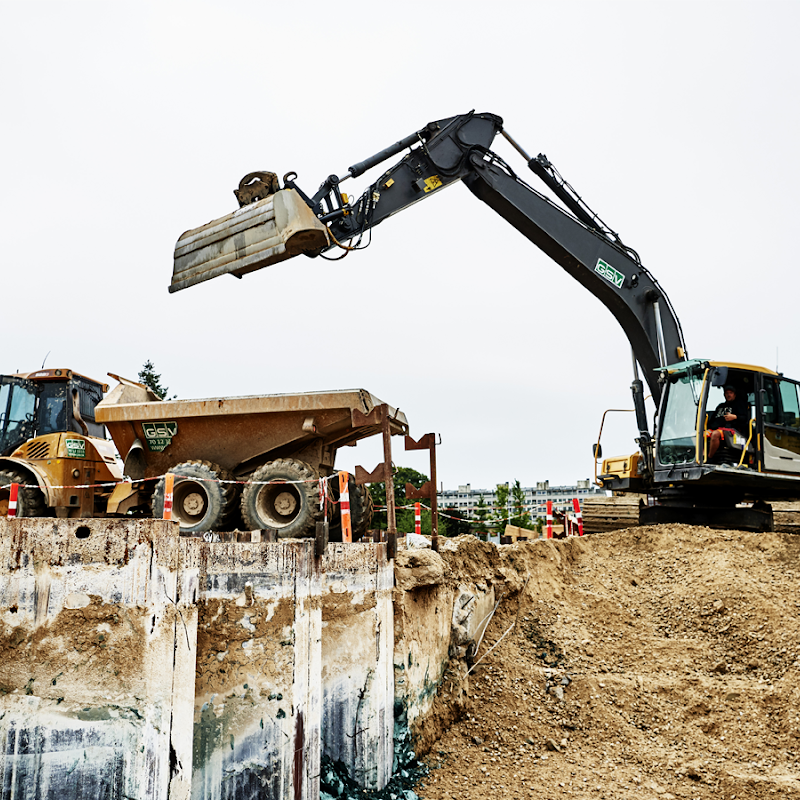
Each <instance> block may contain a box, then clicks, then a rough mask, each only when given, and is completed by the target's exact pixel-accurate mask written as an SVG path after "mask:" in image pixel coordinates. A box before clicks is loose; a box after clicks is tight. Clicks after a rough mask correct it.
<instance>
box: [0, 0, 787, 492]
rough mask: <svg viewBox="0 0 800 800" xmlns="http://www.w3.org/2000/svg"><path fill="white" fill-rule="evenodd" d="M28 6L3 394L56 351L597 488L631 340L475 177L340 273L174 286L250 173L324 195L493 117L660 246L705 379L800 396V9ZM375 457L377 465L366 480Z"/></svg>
mask: <svg viewBox="0 0 800 800" xmlns="http://www.w3.org/2000/svg"><path fill="white" fill-rule="evenodd" d="M390 9H391V10H390ZM0 13H2V18H1V19H0V76H2V77H0V80H2V103H3V114H2V144H3V146H2V156H1V157H2V165H3V166H2V182H0V204H1V207H0V212H2V213H1V215H0V219H2V226H3V234H4V235H3V248H2V263H3V272H2V275H3V299H4V302H3V307H2V312H0V313H2V332H3V342H4V347H3V359H2V360H3V364H2V367H1V368H0V369H2V372H5V373H8V372H13V371H17V370H20V371H27V370H32V369H36V368H38V367H39V366H40V365H41V364H42V362H43V360H44V359H45V357H46V358H47V362H46V363H47V366H50V367H55V366H64V367H69V368H72V369H74V370H77V371H79V372H83V373H85V374H88V375H90V376H93V377H96V378H98V379H103V378H104V377H105V375H106V373H107V372H115V373H118V374H121V375H125V376H128V377H132V378H135V377H136V375H137V373H138V371H139V369H140V368H141V366H142V364H143V362H144V361H145V360H146V359H151V360H152V361H153V362H154V363H155V366H156V369H157V371H158V372H160V373H161V375H162V377H163V381H164V383H166V384H167V385H168V386H169V388H170V390H171V392H174V393H177V394H178V396H179V397H181V398H191V397H209V396H222V395H244V394H262V393H265V394H266V393H273V392H293V391H304V390H317V389H339V388H353V387H363V388H365V389H368V390H369V391H371V392H372V393H373V394H375V395H377V396H378V397H379V398H381V399H382V400H385V401H386V402H388V403H390V404H391V405H394V406H399V407H400V408H401V409H402V410H403V411H405V413H406V414H407V416H408V418H409V421H410V423H411V429H412V434H413V435H415V436H416V437H419V436H421V435H422V434H424V433H427V432H429V431H434V432H436V433H438V434H441V437H442V445H441V447H440V448H439V478H440V481H441V483H443V484H444V486H445V488H455V487H456V486H457V485H459V484H463V483H471V484H472V486H473V487H484V488H488V487H491V486H494V484H496V483H498V482H501V481H506V480H511V481H513V480H515V479H519V480H520V481H521V482H522V484H523V485H525V486H529V485H532V484H534V483H535V482H536V481H541V480H546V479H549V480H550V481H551V483H571V482H573V481H574V480H575V479H578V478H586V477H589V476H590V474H591V473H592V469H593V462H592V459H591V455H590V446H591V443H592V442H593V441H594V440H595V438H596V436H597V431H598V428H599V424H600V418H601V416H602V413H603V411H604V409H606V408H609V407H614V408H629V407H631V400H630V390H629V386H630V382H631V378H632V372H631V359H630V346H629V344H628V342H627V340H626V339H625V337H624V335H623V334H622V331H621V329H620V328H619V326H618V324H617V323H616V321H615V320H614V318H613V317H612V316H611V315H610V313H609V312H608V311H607V310H606V309H605V307H604V306H602V304H601V303H600V302H599V301H597V300H596V299H595V298H594V297H593V296H592V295H591V294H589V293H588V292H587V291H586V290H585V289H583V288H582V287H581V286H580V285H578V284H577V283H576V282H575V281H573V279H571V278H570V277H569V276H567V275H566V274H565V273H564V272H562V271H561V269H560V268H559V267H558V266H556V265H555V264H554V263H553V262H551V261H550V260H549V259H548V258H547V257H546V256H544V255H543V254H542V253H541V252H539V251H538V250H537V249H536V248H535V247H534V246H533V245H532V244H530V243H529V242H528V241H527V240H526V239H524V238H523V237H522V236H521V235H520V234H519V233H517V232H516V231H515V230H514V229H513V228H511V227H510V226H509V225H508V223H506V222H505V221H504V220H502V219H501V218H500V217H498V216H497V215H496V214H494V212H492V211H491V210H490V209H489V208H488V207H487V206H485V205H484V204H482V203H481V202H480V201H478V200H477V199H476V198H474V197H473V196H472V194H471V193H470V192H469V191H468V190H467V189H466V188H465V187H463V186H461V185H456V186H453V187H450V188H448V189H447V190H446V191H443V192H441V193H440V194H438V195H437V196H434V197H432V198H430V199H429V200H428V201H426V202H425V203H420V204H417V205H416V206H415V207H413V208H411V209H409V210H407V211H405V212H403V213H402V214H400V215H397V216H396V217H394V218H392V219H391V220H388V221H387V222H385V223H384V224H382V225H380V226H379V227H377V228H376V229H375V231H374V236H373V242H372V245H371V246H370V248H369V249H368V250H365V251H364V252H362V253H352V254H350V255H349V256H348V257H347V258H346V259H344V260H343V261H339V262H337V263H335V264H330V263H328V262H324V261H322V260H321V259H315V260H312V259H307V258H304V257H302V258H296V259H293V260H291V261H288V262H284V263H283V264H280V265H276V266H274V267H271V268H269V269H265V270H261V271H259V272H256V273H253V274H251V275H248V276H246V277H245V278H244V279H243V280H241V281H237V280H234V279H232V278H229V277H227V276H225V277H222V278H217V279H215V280H212V281H209V282H207V283H205V284H202V285H199V286H196V287H192V288H189V289H186V290H184V291H181V292H178V293H177V294H174V295H170V294H169V293H168V292H167V286H168V285H169V282H170V278H171V274H172V255H173V249H174V245H175V241H176V240H177V238H178V237H179V236H180V234H181V233H182V232H183V231H185V230H187V229H189V228H194V227H197V226H199V225H202V224H203V223H205V222H207V221H209V220H211V219H214V218H217V217H220V216H223V215H224V214H226V213H228V212H229V211H232V210H234V209H235V208H236V207H237V205H236V200H235V198H234V196H233V189H234V188H236V187H237V185H238V182H239V179H240V178H241V177H242V176H243V175H244V174H245V173H248V172H251V171H254V170H272V171H274V172H276V173H278V174H279V175H281V176H282V175H284V174H285V173H287V172H289V171H295V172H297V173H298V176H299V177H298V179H297V181H298V184H299V185H300V186H301V187H303V188H304V189H305V190H306V191H307V192H309V193H311V192H313V191H315V190H316V188H317V187H318V185H319V184H320V182H321V181H322V180H323V179H324V178H325V177H326V176H327V175H328V174H330V173H334V172H335V173H337V174H339V175H341V174H343V173H344V172H346V169H347V167H348V166H349V165H350V164H353V163H355V162H356V161H360V160H362V159H364V158H366V157H367V156H369V155H371V154H372V153H374V152H376V151H378V150H380V149H382V148H384V147H386V146H387V145H389V144H391V143H393V142H395V141H397V140H398V139H400V138H402V137H404V136H406V135H407V134H409V133H412V132H413V131H415V130H417V129H419V128H421V127H423V126H424V125H425V124H426V123H428V122H429V121H431V120H435V119H441V118H443V117H447V116H452V115H454V114H459V113H463V112H466V111H469V110H470V109H473V108H474V109H476V110H477V111H489V112H493V113H495V114H499V115H500V116H502V117H503V119H504V121H505V127H506V129H507V130H508V131H509V132H510V133H511V135H512V136H514V138H515V139H516V140H517V141H518V142H520V144H521V145H522V146H523V147H524V148H525V149H526V150H527V151H528V152H529V153H531V154H532V155H535V154H537V153H539V152H544V153H546V154H547V156H548V157H549V158H550V159H551V161H552V162H553V163H554V164H555V166H556V167H557V168H558V170H559V171H560V172H561V174H562V175H563V176H564V177H565V178H566V179H567V180H568V181H569V182H570V183H571V184H572V185H573V186H574V187H575V188H576V189H577V191H578V192H579V193H580V194H581V195H582V196H583V197H584V199H586V200H587V202H588V203H589V205H590V206H591V207H592V208H593V209H594V210H595V211H596V212H598V213H599V215H600V216H601V217H602V218H603V219H604V220H605V221H606V222H607V223H608V224H609V225H610V226H611V227H612V228H614V229H615V230H616V231H618V232H619V233H620V235H621V237H622V239H623V241H624V242H625V243H626V244H628V245H629V246H631V247H633V248H634V249H636V250H637V251H638V253H639V254H640V255H641V257H642V260H643V263H644V264H645V266H647V267H648V268H649V270H650V271H651V272H652V273H654V275H655V276H656V278H657V279H658V280H659V281H660V283H661V284H662V286H663V287H664V289H665V290H666V292H667V293H668V294H669V296H670V298H671V300H672V302H673V304H674V306H675V308H676V310H677V313H678V315H679V317H680V320H681V323H682V325H683V329H684V333H685V336H686V340H687V344H688V348H689V354H690V356H694V357H703V358H712V359H730V360H733V361H738V362H743V363H752V364H759V365H763V366H767V367H771V368H775V366H776V365H777V366H778V367H779V369H780V370H781V371H783V372H785V373H786V374H787V375H789V376H791V377H796V378H797V377H800V348H798V346H797V343H798V332H800V323H799V322H798V313H797V288H798V280H797V277H796V275H797V244H796V237H795V235H794V232H795V230H796V227H797V223H796V221H795V217H796V215H797V199H796V197H797V187H798V185H800V151H799V150H798V141H800V135H799V134H800V130H799V128H800V126H799V125H798V115H800V109H799V108H798V103H797V97H796V95H797V87H798V77H799V74H798V73H800V56H798V49H797V43H796V39H797V31H798V29H799V28H800V25H799V23H800V4H798V3H796V2H786V3H784V2H765V1H764V0H761V2H758V3H754V2H752V3H751V2H731V1H730V0H726V2H646V1H645V0H637V1H636V2H598V1H597V0H593V1H592V2H564V1H563V0H562V1H561V2H542V3H540V2H530V1H529V2H524V3H523V2H503V0H500V2H494V3H477V2H461V3H458V4H456V3H431V2H426V3H422V2H413V1H412V2H407V3H404V4H388V3H375V2H360V0H356V2H351V3H345V4H342V3H331V2H324V3H323V2H318V1H317V0H310V1H309V0H306V2H303V3H294V4H290V3H276V2H267V1H265V2H231V1H230V0H229V1H228V2H225V3H222V2H202V0H193V2H171V1H170V0H161V2H158V3H150V2H136V3H132V2H107V1H103V2H100V1H99V0H98V1H97V2H81V1H80V0H70V2H64V1H63V0H60V1H59V2H51V3H47V2H35V0H27V1H26V2H18V0H17V1H15V2H4V1H3V0H0ZM502 144H505V143H502ZM497 150H498V152H500V153H501V155H503V156H504V157H505V158H506V159H507V160H509V161H510V163H511V164H512V166H514V168H515V169H516V170H517V171H519V172H521V173H524V171H525V165H524V163H523V161H522V160H521V159H519V157H517V156H515V155H514V154H513V152H510V151H509V150H508V148H507V147H506V148H503V147H502V146H501V144H498V145H497ZM372 177H374V176H372V175H367V176H365V177H363V178H361V179H359V180H358V181H352V182H350V185H349V186H348V187H347V189H348V191H349V192H351V193H353V192H355V193H356V194H358V193H360V192H361V191H362V190H363V188H364V187H365V186H366V185H367V184H368V182H369V180H370V179H371V178H372ZM529 181H530V182H531V183H534V185H535V181H536V178H535V177H534V176H533V175H530V177H529ZM48 354H49V355H48ZM431 354H432V355H431ZM617 416H618V420H617V422H616V423H615V424H612V425H611V429H610V430H609V435H608V437H604V449H605V451H606V453H607V454H610V453H612V452H632V451H633V450H634V449H635V445H634V442H633V438H634V436H635V434H636V431H635V428H634V419H633V415H632V414H627V415H624V414H623V415H617ZM377 444H378V443H377V442H375V445H377ZM394 446H395V458H394V460H395V462H396V463H398V464H401V465H407V466H412V467H415V468H417V469H420V470H421V471H427V457H426V455H425V454H416V453H409V454H406V453H404V452H403V451H402V441H401V440H400V439H395V440H394ZM378 458H379V447H378V446H373V447H367V446H365V445H364V444H362V445H359V447H358V448H356V449H355V450H352V449H349V448H348V449H345V450H344V451H342V453H340V457H339V462H338V463H339V465H340V466H342V467H352V466H353V465H355V464H356V463H361V464H363V465H364V466H365V467H366V468H367V469H372V468H373V467H374V466H375V464H376V463H377V460H378Z"/></svg>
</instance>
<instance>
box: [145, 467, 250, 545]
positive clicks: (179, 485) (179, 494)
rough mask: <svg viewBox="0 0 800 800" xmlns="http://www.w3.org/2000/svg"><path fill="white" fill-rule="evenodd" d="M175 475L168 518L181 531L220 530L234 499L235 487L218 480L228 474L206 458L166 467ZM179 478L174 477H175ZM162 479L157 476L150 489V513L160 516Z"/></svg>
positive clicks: (162, 492)
mask: <svg viewBox="0 0 800 800" xmlns="http://www.w3.org/2000/svg"><path fill="white" fill-rule="evenodd" d="M170 472H172V473H173V474H174V475H175V476H176V477H175V485H174V488H173V492H172V519H173V520H175V521H176V522H177V523H178V525H179V526H180V530H181V533H203V532H204V531H213V530H220V529H222V528H223V527H224V525H225V522H226V521H227V518H228V516H229V515H230V513H231V506H232V504H233V502H234V499H235V486H234V484H230V483H220V481H224V480H228V475H227V473H226V472H224V471H223V470H222V469H221V468H220V467H218V466H217V465H216V464H212V463H211V462H209V461H185V462H184V463H182V464H177V465H176V466H174V467H172V468H171V469H170ZM179 475H180V476H182V477H177V476H179ZM164 486H165V478H161V479H160V480H159V481H158V483H157V484H156V489H155V491H154V492H153V499H152V501H151V508H152V510H153V516H154V517H155V518H156V519H160V518H161V517H163V516H164Z"/></svg>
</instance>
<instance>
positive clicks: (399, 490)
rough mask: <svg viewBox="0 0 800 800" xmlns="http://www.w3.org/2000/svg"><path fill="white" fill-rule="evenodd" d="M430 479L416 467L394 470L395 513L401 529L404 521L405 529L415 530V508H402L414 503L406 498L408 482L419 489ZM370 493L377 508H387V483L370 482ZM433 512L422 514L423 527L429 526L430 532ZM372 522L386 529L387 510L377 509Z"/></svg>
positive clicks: (375, 525)
mask: <svg viewBox="0 0 800 800" xmlns="http://www.w3.org/2000/svg"><path fill="white" fill-rule="evenodd" d="M427 480H428V476H427V475H423V474H422V473H421V472H417V470H415V469H411V468H410V467H398V468H397V469H396V470H395V471H394V505H395V509H396V513H395V520H396V522H397V528H398V530H400V529H401V528H400V523H401V521H402V523H403V529H406V528H409V529H410V530H412V531H413V530H414V510H413V509H401V506H405V505H408V504H409V503H413V502H414V501H413V500H406V484H407V483H410V484H411V485H412V486H413V487H414V488H415V489H419V488H421V487H422V484H424V483H425V481H427ZM368 488H369V493H370V495H371V496H372V502H373V504H374V505H375V508H376V509H377V508H381V509H385V507H386V484H385V483H370V484H369V486H368ZM409 515H410V522H409V519H408V518H409ZM426 516H427V526H426V524H425V518H426ZM430 517H431V512H430V511H424V510H423V514H422V529H423V530H425V528H426V527H427V529H428V533H430V530H431V521H430ZM441 522H442V520H441V518H440V520H439V527H440V528H441V527H442V526H441ZM372 524H373V526H374V527H375V528H378V529H382V530H385V529H386V528H387V527H388V522H387V520H386V511H385V510H381V511H377V510H376V511H375V516H374V517H373V518H372ZM439 532H440V533H444V532H443V531H441V530H440V531H439Z"/></svg>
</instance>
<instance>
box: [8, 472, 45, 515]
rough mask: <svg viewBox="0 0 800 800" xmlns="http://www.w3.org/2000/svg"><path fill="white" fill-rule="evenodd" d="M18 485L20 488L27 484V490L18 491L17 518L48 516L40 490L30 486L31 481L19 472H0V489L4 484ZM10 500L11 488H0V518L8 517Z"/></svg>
mask: <svg viewBox="0 0 800 800" xmlns="http://www.w3.org/2000/svg"><path fill="white" fill-rule="evenodd" d="M10 483H18V484H20V486H23V485H25V484H26V483H27V484H29V486H28V488H26V489H20V490H19V493H18V494H17V514H16V516H18V517H46V516H50V511H49V509H48V508H47V504H46V503H45V501H44V495H43V494H42V490H41V489H40V488H39V487H38V486H36V487H33V486H30V484H31V483H32V481H31V479H30V478H28V477H27V476H26V475H23V473H21V472H17V471H16V470H13V469H4V470H0V487H4V486H6V484H10ZM10 498H11V487H10V486H7V487H6V488H0V517H6V516H8V502H9V500H10Z"/></svg>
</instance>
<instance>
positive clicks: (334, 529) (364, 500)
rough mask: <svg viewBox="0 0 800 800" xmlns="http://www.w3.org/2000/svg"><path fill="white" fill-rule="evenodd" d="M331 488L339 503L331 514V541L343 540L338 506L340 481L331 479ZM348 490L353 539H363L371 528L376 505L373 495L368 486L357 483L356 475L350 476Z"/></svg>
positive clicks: (336, 501)
mask: <svg viewBox="0 0 800 800" xmlns="http://www.w3.org/2000/svg"><path fill="white" fill-rule="evenodd" d="M331 489H332V492H331V493H332V494H333V500H334V502H335V503H337V505H335V506H334V507H333V513H331V515H330V529H329V535H328V538H329V541H331V542H341V541H342V515H341V510H340V508H339V506H338V502H339V481H338V479H337V480H332V481H331ZM348 491H349V493H350V523H351V525H352V527H353V540H354V541H355V540H358V539H361V538H362V537H363V536H364V534H365V533H366V532H367V531H368V530H369V527H370V525H371V524H372V515H373V513H374V506H373V504H372V495H371V494H370V493H369V489H367V487H366V486H363V485H362V486H358V485H356V480H355V477H354V476H352V475H351V476H350V481H349V487H348Z"/></svg>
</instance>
